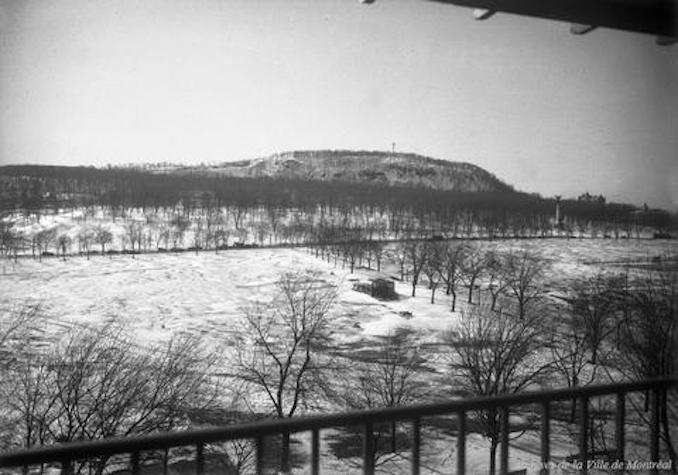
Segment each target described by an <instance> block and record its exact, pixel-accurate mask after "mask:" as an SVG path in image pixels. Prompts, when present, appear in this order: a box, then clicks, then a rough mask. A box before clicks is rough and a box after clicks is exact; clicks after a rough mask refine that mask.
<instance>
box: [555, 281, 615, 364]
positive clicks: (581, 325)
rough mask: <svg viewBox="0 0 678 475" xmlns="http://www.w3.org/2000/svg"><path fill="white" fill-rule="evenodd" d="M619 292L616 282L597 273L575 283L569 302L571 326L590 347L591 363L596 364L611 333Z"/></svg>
mask: <svg viewBox="0 0 678 475" xmlns="http://www.w3.org/2000/svg"><path fill="white" fill-rule="evenodd" d="M620 290H621V289H620V282H619V279H617V278H610V277H605V276H603V275H600V274H598V275H596V276H594V277H591V278H589V279H586V280H584V281H580V282H577V283H575V285H574V286H573V290H572V297H571V298H569V299H568V301H569V303H570V306H571V307H572V313H573V316H574V319H575V320H576V321H575V323H574V324H575V326H576V327H577V328H578V330H579V331H580V332H581V333H582V334H583V335H584V338H585V341H586V344H587V345H588V346H589V350H590V355H591V363H592V364H596V363H597V361H598V349H599V348H600V346H601V344H602V343H603V341H604V339H605V338H606V337H607V336H608V335H609V334H610V333H611V332H612V331H613V326H612V319H613V318H614V313H615V311H616V310H617V308H618V307H619V291H620Z"/></svg>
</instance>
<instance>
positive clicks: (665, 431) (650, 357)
mask: <svg viewBox="0 0 678 475" xmlns="http://www.w3.org/2000/svg"><path fill="white" fill-rule="evenodd" d="M625 298H626V303H627V310H626V312H624V315H623V316H622V321H621V322H620V327H619V330H620V331H619V336H618V342H617V345H618V348H619V351H617V353H616V354H615V360H616V361H617V363H618V364H617V368H618V370H619V371H620V372H622V373H623V374H625V375H626V376H627V377H630V378H633V379H648V378H657V377H669V376H675V375H676V372H677V370H678V367H677V363H678V275H676V273H675V272H656V273H653V274H648V275H646V276H644V278H642V279H640V280H638V281H636V282H634V283H633V285H632V286H631V287H630V288H629V289H628V290H627V292H626V296H625ZM670 396H671V393H668V392H664V393H663V394H661V401H660V404H659V407H660V421H661V425H662V431H661V437H662V440H663V441H664V442H665V446H666V450H667V452H668V455H669V457H670V458H671V460H672V462H673V466H674V467H675V466H676V463H677V462H678V454H677V451H676V448H675V447H674V445H673V442H672V439H671V428H672V427H675V425H676V421H677V420H678V414H677V413H676V411H675V407H676V404H675V393H674V394H673V398H674V400H673V404H671V403H669V398H670Z"/></svg>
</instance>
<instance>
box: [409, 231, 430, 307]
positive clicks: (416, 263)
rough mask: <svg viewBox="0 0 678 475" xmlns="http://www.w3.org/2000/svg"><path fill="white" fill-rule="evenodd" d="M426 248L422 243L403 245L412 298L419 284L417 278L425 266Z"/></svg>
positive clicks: (413, 242)
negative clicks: (408, 267)
mask: <svg viewBox="0 0 678 475" xmlns="http://www.w3.org/2000/svg"><path fill="white" fill-rule="evenodd" d="M427 250H428V249H427V247H426V245H425V244H424V243H422V242H417V241H411V242H408V243H407V244H406V245H405V255H406V256H407V261H408V262H409V264H410V270H411V272H410V275H411V276H412V297H414V296H415V293H416V291H417V284H418V283H419V276H420V275H421V272H422V270H423V269H424V264H426V260H427V258H426V255H427Z"/></svg>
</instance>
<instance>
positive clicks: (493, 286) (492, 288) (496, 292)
mask: <svg viewBox="0 0 678 475" xmlns="http://www.w3.org/2000/svg"><path fill="white" fill-rule="evenodd" d="M485 262H486V263H487V281H488V282H487V290H488V291H489V292H490V298H491V304H490V310H496V308H497V300H498V298H499V296H500V295H502V294H503V293H504V292H505V291H506V288H507V287H508V280H507V279H506V277H505V275H504V272H505V269H504V267H505V262H504V259H503V258H502V256H500V255H498V254H497V253H496V252H495V251H488V252H487V253H486V254H485Z"/></svg>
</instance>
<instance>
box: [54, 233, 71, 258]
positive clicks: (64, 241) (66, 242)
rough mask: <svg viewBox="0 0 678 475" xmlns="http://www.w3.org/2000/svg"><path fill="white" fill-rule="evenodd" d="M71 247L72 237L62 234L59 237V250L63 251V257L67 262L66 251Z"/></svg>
mask: <svg viewBox="0 0 678 475" xmlns="http://www.w3.org/2000/svg"><path fill="white" fill-rule="evenodd" d="M70 246H71V237H70V236H69V235H68V234H65V233H63V234H60V235H59V236H58V237H57V248H58V249H61V257H62V259H63V260H66V250H67V249H68V248H69V247H70Z"/></svg>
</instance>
